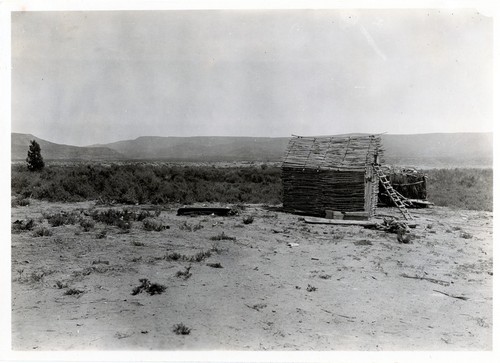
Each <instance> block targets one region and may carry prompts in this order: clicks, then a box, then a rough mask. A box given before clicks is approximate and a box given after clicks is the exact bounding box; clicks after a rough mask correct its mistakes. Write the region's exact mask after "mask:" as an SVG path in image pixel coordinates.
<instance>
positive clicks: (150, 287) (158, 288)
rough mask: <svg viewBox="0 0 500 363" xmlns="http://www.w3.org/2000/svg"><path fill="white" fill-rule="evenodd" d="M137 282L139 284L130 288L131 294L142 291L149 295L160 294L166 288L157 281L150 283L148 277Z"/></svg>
mask: <svg viewBox="0 0 500 363" xmlns="http://www.w3.org/2000/svg"><path fill="white" fill-rule="evenodd" d="M139 282H140V283H141V284H140V285H139V286H137V287H135V288H134V289H133V290H132V295H137V294H139V293H141V292H143V291H145V292H146V293H148V294H149V295H160V294H161V293H163V292H165V290H166V289H167V288H166V287H165V286H163V285H160V284H158V283H151V282H150V281H149V280H148V279H139Z"/></svg>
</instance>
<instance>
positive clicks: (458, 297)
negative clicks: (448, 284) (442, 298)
mask: <svg viewBox="0 0 500 363" xmlns="http://www.w3.org/2000/svg"><path fill="white" fill-rule="evenodd" d="M432 291H435V292H439V293H440V294H443V295H446V296H449V297H452V298H455V299H460V300H469V298H468V297H465V296H457V295H451V294H447V293H446V292H442V291H439V290H432Z"/></svg>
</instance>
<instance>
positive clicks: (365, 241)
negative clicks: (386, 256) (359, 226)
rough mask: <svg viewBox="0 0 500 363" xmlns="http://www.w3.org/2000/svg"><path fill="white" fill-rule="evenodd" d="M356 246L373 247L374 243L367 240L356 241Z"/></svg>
mask: <svg viewBox="0 0 500 363" xmlns="http://www.w3.org/2000/svg"><path fill="white" fill-rule="evenodd" d="M354 245H355V246H371V245H372V243H371V242H370V241H368V240H367V239H361V240H359V241H354Z"/></svg>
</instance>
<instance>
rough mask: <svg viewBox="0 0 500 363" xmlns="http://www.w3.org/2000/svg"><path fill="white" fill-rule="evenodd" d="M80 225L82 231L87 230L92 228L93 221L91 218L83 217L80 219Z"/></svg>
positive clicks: (93, 225)
mask: <svg viewBox="0 0 500 363" xmlns="http://www.w3.org/2000/svg"><path fill="white" fill-rule="evenodd" d="M80 227H82V228H83V231H84V232H89V231H90V230H92V229H94V227H95V222H94V221H93V220H92V219H88V218H84V219H82V220H81V221H80Z"/></svg>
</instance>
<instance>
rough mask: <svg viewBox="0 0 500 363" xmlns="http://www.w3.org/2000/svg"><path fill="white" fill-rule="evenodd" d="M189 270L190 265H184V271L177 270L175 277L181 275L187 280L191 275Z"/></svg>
mask: <svg viewBox="0 0 500 363" xmlns="http://www.w3.org/2000/svg"><path fill="white" fill-rule="evenodd" d="M189 270H191V266H189V267H185V268H184V271H177V273H176V274H175V277H182V278H183V279H184V280H187V279H188V278H190V277H191V275H192V273H191V272H189Z"/></svg>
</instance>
